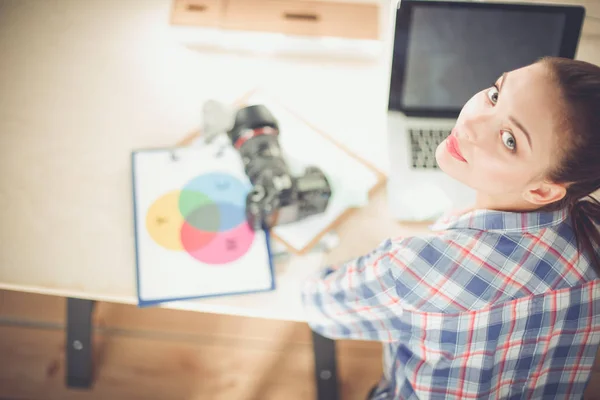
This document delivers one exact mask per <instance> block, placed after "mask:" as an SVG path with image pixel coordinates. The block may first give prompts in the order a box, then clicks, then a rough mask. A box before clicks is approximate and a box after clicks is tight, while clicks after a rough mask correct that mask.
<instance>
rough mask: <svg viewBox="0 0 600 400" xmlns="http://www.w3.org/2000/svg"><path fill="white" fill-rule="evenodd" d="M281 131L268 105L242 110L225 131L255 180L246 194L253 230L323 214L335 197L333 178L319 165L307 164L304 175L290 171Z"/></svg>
mask: <svg viewBox="0 0 600 400" xmlns="http://www.w3.org/2000/svg"><path fill="white" fill-rule="evenodd" d="M229 126H231V125H229ZM279 134H280V132H279V125H278V123H277V120H276V119H275V118H274V117H273V115H272V114H271V112H270V111H269V110H268V109H267V108H266V107H265V106H264V105H251V106H247V107H243V108H240V109H238V110H237V112H236V113H235V118H234V122H233V126H232V127H231V128H230V129H228V130H227V136H228V137H229V139H230V141H231V144H232V145H233V147H234V148H235V149H236V150H237V151H238V152H239V154H240V156H241V159H242V162H243V165H244V170H245V172H246V175H247V176H248V178H249V180H250V182H251V183H252V189H251V191H250V192H249V193H248V196H247V197H246V217H247V220H248V222H249V224H250V226H251V227H252V229H254V230H259V229H264V228H270V227H273V226H275V225H283V224H288V223H290V222H295V221H300V220H302V219H304V218H307V217H309V216H312V215H315V214H319V213H322V212H324V211H325V210H326V209H327V205H328V203H329V199H330V198H331V186H330V183H329V182H328V180H327V178H326V176H325V174H324V173H323V171H321V169H319V168H318V167H315V166H309V167H307V168H306V169H305V170H304V173H303V174H302V175H301V176H292V174H291V173H290V169H289V167H288V165H287V164H286V161H285V159H284V158H283V155H282V151H281V147H280V144H279Z"/></svg>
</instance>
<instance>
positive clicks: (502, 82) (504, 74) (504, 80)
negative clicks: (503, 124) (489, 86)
mask: <svg viewBox="0 0 600 400" xmlns="http://www.w3.org/2000/svg"><path fill="white" fill-rule="evenodd" d="M507 78H508V72H505V73H503V74H502V80H501V81H500V85H499V87H498V94H500V93H501V92H502V87H503V86H504V83H505V82H506V79H507ZM508 118H509V119H510V120H511V122H512V123H513V124H515V125H516V126H517V128H519V129H520V130H521V131H522V132H523V133H524V134H525V137H526V138H527V143H529V148H530V149H533V147H532V146H531V136H530V135H529V132H527V129H525V127H524V126H523V124H521V123H520V122H519V121H517V120H516V119H515V118H514V117H512V116H510V117H508Z"/></svg>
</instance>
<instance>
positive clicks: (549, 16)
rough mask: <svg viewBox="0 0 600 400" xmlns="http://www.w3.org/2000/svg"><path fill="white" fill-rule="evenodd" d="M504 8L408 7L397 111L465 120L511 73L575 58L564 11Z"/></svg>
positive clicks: (396, 79) (399, 42) (395, 88)
mask: <svg viewBox="0 0 600 400" xmlns="http://www.w3.org/2000/svg"><path fill="white" fill-rule="evenodd" d="M404 3H407V4H408V5H406V6H405V4H404ZM423 3H428V4H423ZM404 7H406V8H407V9H406V10H402V9H403V8H404ZM504 7H505V8H503V7H502V6H499V5H496V6H494V7H481V6H480V5H475V6H468V5H467V4H465V3H461V4H456V3H454V4H449V3H447V2H441V3H439V4H436V2H431V1H427V2H423V1H422V2H411V1H407V0H404V1H402V3H401V8H400V10H399V12H398V18H397V21H396V32H395V34H396V38H395V43H394V53H393V54H394V58H393V62H392V82H391V87H390V89H391V92H390V106H391V108H392V109H399V110H430V111H432V113H433V114H435V111H445V112H450V113H456V114H458V112H459V111H460V109H461V108H462V106H463V105H464V104H465V102H466V101H467V100H468V99H469V98H471V96H473V95H474V94H475V93H477V92H478V91H480V90H482V89H484V88H486V87H490V86H492V85H493V83H494V82H495V81H496V79H497V78H498V77H499V76H500V75H502V73H503V72H505V71H510V70H512V69H515V68H519V67H522V66H525V65H527V64H530V63H532V62H534V61H536V60H537V59H539V58H540V57H542V56H546V55H551V56H561V55H562V56H567V57H570V58H572V57H573V55H570V54H565V48H564V43H563V41H564V38H565V31H566V29H565V28H566V25H567V22H568V21H567V14H566V12H564V11H560V12H557V10H562V8H560V9H559V8H551V7H543V6H540V7H526V8H519V7H515V6H514V5H512V6H508V7H507V6H504ZM403 13H404V15H402V14H403ZM571 47H573V49H570V50H569V51H572V52H573V53H574V46H571Z"/></svg>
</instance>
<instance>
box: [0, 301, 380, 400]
mask: <svg viewBox="0 0 600 400" xmlns="http://www.w3.org/2000/svg"><path fill="white" fill-rule="evenodd" d="M64 307H65V299H64V298H60V297H54V296H44V295H34V294H25V293H20V292H11V291H0V360H2V362H0V398H6V397H8V398H27V399H41V398H43V399H217V400H218V399H231V398H234V399H240V400H250V399H252V400H259V399H260V400H263V399H264V400H268V399H273V400H275V399H281V398H285V399H287V400H296V399H297V400H304V399H310V398H314V394H315V389H314V370H313V356H312V344H311V341H310V331H309V329H308V326H307V325H306V324H302V323H294V322H282V321H269V320H261V319H254V318H243V317H228V316H222V315H212V314H202V313H195V312H187V311H176V310H167V309H160V308H152V309H145V310H141V309H138V308H137V307H135V306H127V305H120V304H111V303H103V302H100V303H98V304H97V310H96V311H97V312H96V313H95V322H96V327H97V328H96V329H95V333H94V335H95V336H94V344H95V356H96V363H95V369H96V381H95V385H94V388H93V390H91V391H81V390H71V389H67V388H65V386H64V373H65V371H64V368H65V362H64V360H65V358H64V357H65V350H64V340H65V336H64V322H65V320H64ZM98 324H99V325H98ZM337 347H338V362H339V380H340V390H341V394H342V399H352V400H354V399H356V400H363V399H364V397H365V396H366V393H367V392H368V390H369V388H370V387H371V386H372V385H373V384H374V383H375V382H376V381H377V380H378V379H379V377H380V376H381V346H380V344H378V343H375V342H363V341H338V346H337Z"/></svg>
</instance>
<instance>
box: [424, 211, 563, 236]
mask: <svg viewBox="0 0 600 400" xmlns="http://www.w3.org/2000/svg"><path fill="white" fill-rule="evenodd" d="M567 216H568V212H567V209H566V208H565V209H561V210H558V211H541V212H539V211H533V212H525V213H518V212H505V211H493V210H474V211H470V212H467V213H465V214H462V215H456V216H446V217H442V218H440V219H439V220H437V221H436V222H435V223H434V224H433V225H432V226H430V228H431V230H433V231H443V230H448V229H478V230H482V231H492V232H493V231H496V232H531V231H537V230H540V229H542V228H547V227H549V226H554V225H558V224H560V223H561V222H563V221H564V220H565V219H567Z"/></svg>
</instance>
